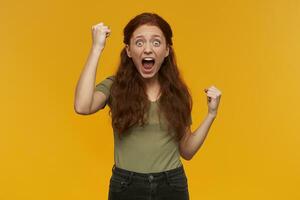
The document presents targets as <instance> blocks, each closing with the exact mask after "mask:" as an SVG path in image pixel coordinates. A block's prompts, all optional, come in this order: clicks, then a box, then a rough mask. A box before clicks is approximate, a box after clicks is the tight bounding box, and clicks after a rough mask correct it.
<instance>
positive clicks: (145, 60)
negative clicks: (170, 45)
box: [142, 58, 155, 69]
mask: <svg viewBox="0 0 300 200" xmlns="http://www.w3.org/2000/svg"><path fill="white" fill-rule="evenodd" d="M154 63H155V59H154V58H143V60H142V65H143V67H144V68H145V69H151V68H152V67H153V65H154Z"/></svg>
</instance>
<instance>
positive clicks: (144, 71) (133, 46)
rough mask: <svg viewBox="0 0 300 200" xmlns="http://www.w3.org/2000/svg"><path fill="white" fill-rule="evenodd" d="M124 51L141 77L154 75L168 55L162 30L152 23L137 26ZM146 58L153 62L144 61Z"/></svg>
mask: <svg viewBox="0 0 300 200" xmlns="http://www.w3.org/2000/svg"><path fill="white" fill-rule="evenodd" d="M126 51H127V55H128V57H131V58H132V61H133V63H134V64H135V66H136V67H137V70H138V71H139V73H140V74H141V76H142V77H143V78H152V77H154V76H155V75H156V74H157V72H158V71H159V69H160V67H161V64H162V63H163V61H164V59H165V57H167V56H168V55H169V48H168V46H167V45H166V40H165V37H164V35H163V32H162V31H161V30H160V28H158V27H157V26H152V25H142V26H140V27H138V28H137V29H136V30H135V31H134V32H133V34H132V37H131V38H130V44H129V45H126ZM147 59H148V60H151V59H152V60H154V64H153V62H150V61H148V62H146V61H145V60H147ZM143 60H144V61H143Z"/></svg>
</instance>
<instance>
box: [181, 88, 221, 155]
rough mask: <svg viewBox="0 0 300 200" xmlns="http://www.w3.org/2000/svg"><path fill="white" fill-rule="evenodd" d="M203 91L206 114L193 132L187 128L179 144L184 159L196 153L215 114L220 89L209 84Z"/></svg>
mask: <svg viewBox="0 0 300 200" xmlns="http://www.w3.org/2000/svg"><path fill="white" fill-rule="evenodd" d="M204 92H205V93H206V95H207V105H208V114H207V116H206V117H205V119H204V120H203V122H202V123H201V125H200V126H199V127H198V128H197V129H196V130H195V131H194V132H193V133H192V132H191V129H190V128H188V129H187V131H186V133H185V134H184V136H183V137H182V139H181V141H180V144H179V150H180V155H181V156H182V157H183V158H184V159H186V160H190V159H192V157H193V156H194V155H195V154H196V153H197V151H198V150H199V148H200V147H201V145H202V143H203V142H204V140H205V138H206V136H207V134H208V131H209V129H210V127H211V125H212V123H213V121H214V120H215V118H216V116H217V112H218V106H219V103H220V99H221V91H220V90H218V89H217V88H216V87H214V86H211V87H209V88H208V89H204Z"/></svg>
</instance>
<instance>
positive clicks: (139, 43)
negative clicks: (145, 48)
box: [135, 40, 143, 47]
mask: <svg viewBox="0 0 300 200" xmlns="http://www.w3.org/2000/svg"><path fill="white" fill-rule="evenodd" d="M135 44H136V45H137V46H139V47H140V46H142V44H143V42H142V41H141V40H137V41H136V42H135Z"/></svg>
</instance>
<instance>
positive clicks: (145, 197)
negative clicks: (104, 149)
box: [108, 164, 189, 200]
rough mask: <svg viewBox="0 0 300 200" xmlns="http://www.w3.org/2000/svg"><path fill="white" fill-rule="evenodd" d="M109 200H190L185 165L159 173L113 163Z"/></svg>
mask: <svg viewBox="0 0 300 200" xmlns="http://www.w3.org/2000/svg"><path fill="white" fill-rule="evenodd" d="M108 199H109V200H189V192H188V182H187V177H186V175H185V171H184V168H183V166H180V167H178V168H176V169H171V170H168V171H163V172H157V173H137V172H133V171H128V170H125V169H121V168H118V167H116V166H115V164H114V165H113V168H112V176H111V178H110V183H109V194H108Z"/></svg>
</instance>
